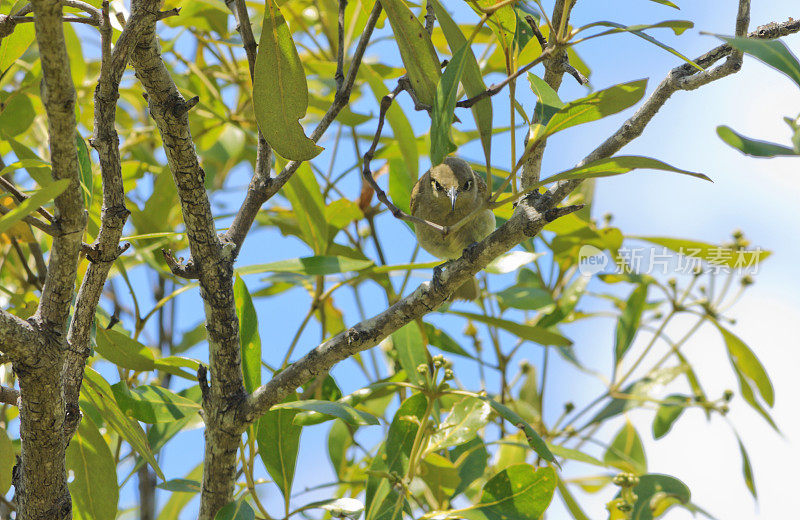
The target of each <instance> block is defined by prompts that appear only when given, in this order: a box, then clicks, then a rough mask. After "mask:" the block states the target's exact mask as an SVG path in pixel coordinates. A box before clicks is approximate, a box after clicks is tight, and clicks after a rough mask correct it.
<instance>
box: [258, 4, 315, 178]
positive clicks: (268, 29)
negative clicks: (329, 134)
mask: <svg viewBox="0 0 800 520" xmlns="http://www.w3.org/2000/svg"><path fill="white" fill-rule="evenodd" d="M307 108H308V85H307V84H306V73H305V71H304V70H303V64H302V63H301V61H300V56H299V55H298V54H297V49H295V46H294V41H293V40H292V34H291V31H290V30H289V26H288V25H287V24H286V19H285V18H284V17H283V14H282V13H281V10H280V8H278V5H277V4H276V3H275V1H274V0H267V2H266V6H265V9H264V23H263V25H262V28H261V40H260V42H259V44H258V54H257V55H256V63H255V77H254V78H253V109H254V111H255V115H256V121H258V126H259V128H260V129H261V132H262V133H263V134H264V138H265V139H266V140H267V142H268V143H269V144H270V145H271V146H272V148H273V149H274V150H275V152H277V153H278V154H279V155H280V156H282V157H285V158H287V159H291V160H293V161H307V160H309V159H312V158H313V157H316V156H317V155H319V153H320V152H321V151H322V150H323V148H321V147H319V146H317V145H316V143H315V142H314V141H312V140H311V139H309V138H308V137H306V135H305V132H304V131H303V127H302V126H301V125H300V123H299V121H298V120H299V119H302V118H303V117H304V116H305V115H306V109H307ZM296 175H297V174H295V176H296Z"/></svg>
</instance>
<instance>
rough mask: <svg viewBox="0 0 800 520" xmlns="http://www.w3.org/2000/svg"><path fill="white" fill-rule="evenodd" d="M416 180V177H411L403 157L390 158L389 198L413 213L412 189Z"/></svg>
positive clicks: (396, 204)
mask: <svg viewBox="0 0 800 520" xmlns="http://www.w3.org/2000/svg"><path fill="white" fill-rule="evenodd" d="M416 181H417V179H416V178H414V179H412V178H411V175H410V174H409V172H408V169H407V168H406V163H405V161H404V160H403V159H402V158H400V157H394V158H392V159H389V198H391V199H392V202H393V203H394V205H395V206H397V207H398V208H400V209H402V210H403V211H405V212H406V213H411V190H412V189H413V188H414V183H416Z"/></svg>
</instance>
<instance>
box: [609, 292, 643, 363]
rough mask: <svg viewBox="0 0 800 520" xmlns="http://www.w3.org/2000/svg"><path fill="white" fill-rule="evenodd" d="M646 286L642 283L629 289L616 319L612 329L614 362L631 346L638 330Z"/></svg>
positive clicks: (618, 360) (619, 359) (620, 358)
mask: <svg viewBox="0 0 800 520" xmlns="http://www.w3.org/2000/svg"><path fill="white" fill-rule="evenodd" d="M647 287H648V285H647V284H646V283H642V284H639V285H637V286H636V288H635V289H634V290H633V291H631V294H630V296H629V297H628V300H627V302H626V303H625V308H624V309H623V310H622V314H621V315H620V317H619V319H618V320H617V328H616V330H615V331H614V360H615V362H616V363H619V362H620V361H621V360H622V358H623V356H625V353H626V352H628V349H629V348H631V345H633V340H634V338H635V337H636V333H637V332H639V326H640V324H641V321H642V313H643V312H644V308H645V302H646V301H647Z"/></svg>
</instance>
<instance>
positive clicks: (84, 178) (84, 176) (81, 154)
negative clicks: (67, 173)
mask: <svg viewBox="0 0 800 520" xmlns="http://www.w3.org/2000/svg"><path fill="white" fill-rule="evenodd" d="M75 144H76V145H77V147H78V167H79V170H80V181H81V193H82V194H83V207H84V208H86V209H89V208H91V207H92V193H93V191H94V177H93V176H92V161H91V158H90V155H89V149H88V148H86V141H84V140H83V138H82V137H81V135H80V134H79V133H77V132H75Z"/></svg>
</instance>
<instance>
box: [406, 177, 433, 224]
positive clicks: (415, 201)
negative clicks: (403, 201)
mask: <svg viewBox="0 0 800 520" xmlns="http://www.w3.org/2000/svg"><path fill="white" fill-rule="evenodd" d="M430 178H431V175H430V173H425V174H424V175H423V176H422V177H420V178H419V180H418V181H417V183H416V184H415V185H414V187H413V188H411V214H412V215H416V214H417V211H418V210H419V205H420V195H422V190H423V188H422V186H424V184H423V183H428V184H430V182H431V181H430Z"/></svg>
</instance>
